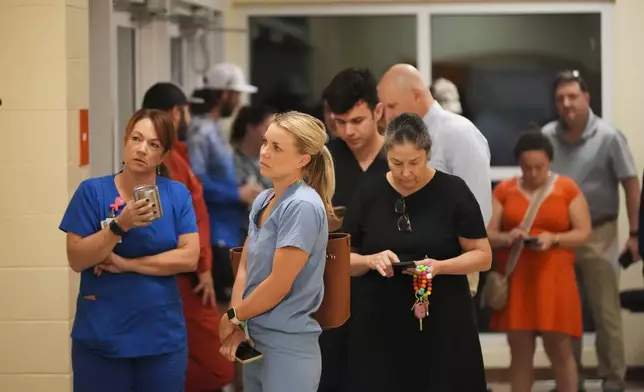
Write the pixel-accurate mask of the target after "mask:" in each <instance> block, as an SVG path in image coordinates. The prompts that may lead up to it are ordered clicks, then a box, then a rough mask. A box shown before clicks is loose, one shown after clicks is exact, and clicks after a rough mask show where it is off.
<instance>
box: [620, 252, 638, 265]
mask: <svg viewBox="0 0 644 392" xmlns="http://www.w3.org/2000/svg"><path fill="white" fill-rule="evenodd" d="M618 261H619V264H620V265H621V266H622V268H623V269H626V268H628V267H630V266H631V264H633V263H634V262H635V260H634V259H633V254H632V253H631V252H630V251H629V250H628V249H627V250H625V251H624V253H622V254H621V255H620V256H619V259H618Z"/></svg>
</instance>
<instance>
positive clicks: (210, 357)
mask: <svg viewBox="0 0 644 392" xmlns="http://www.w3.org/2000/svg"><path fill="white" fill-rule="evenodd" d="M143 108H146V109H157V110H163V111H165V112H167V113H168V114H170V116H171V117H172V120H173V122H174V125H175V127H176V129H177V139H178V140H177V142H176V144H175V145H174V147H173V148H172V150H171V151H170V152H169V153H168V156H167V157H166V159H165V160H164V161H163V164H164V165H165V167H166V168H167V169H168V171H169V177H170V178H171V179H172V180H174V181H178V182H181V183H183V184H184V185H185V186H186V187H187V188H188V189H189V190H190V192H191V194H192V203H193V206H194V210H195V214H196V216H197V226H198V229H199V241H200V244H201V252H200V254H199V264H198V266H197V271H196V272H193V273H188V274H182V275H180V276H178V279H177V281H178V284H179V291H180V293H181V298H182V299H183V313H184V317H185V320H186V329H187V331H188V355H189V361H188V370H187V372H186V392H205V391H208V392H211V391H219V390H220V389H221V388H223V387H224V386H226V385H228V384H229V383H230V382H231V381H232V379H233V375H234V368H233V364H232V363H231V362H229V361H227V360H226V359H225V358H224V357H223V356H221V354H219V347H220V345H221V342H220V341H219V321H220V319H221V315H220V314H219V310H218V309H217V306H216V302H215V294H214V293H215V291H214V287H213V278H212V273H211V268H212V250H211V247H210V220H209V217H208V209H207V208H206V203H205V201H204V198H203V189H202V186H201V183H200V182H199V180H198V179H197V177H196V176H195V175H194V173H193V172H192V169H191V168H190V163H189V160H188V150H187V148H186V146H185V140H186V137H187V132H188V127H189V125H190V111H189V101H188V98H187V97H186V95H185V93H184V92H183V91H182V90H181V89H180V88H179V87H178V86H176V85H174V84H172V83H157V84H155V85H154V86H152V87H150V89H149V90H148V91H147V92H146V93H145V96H144V97H143Z"/></svg>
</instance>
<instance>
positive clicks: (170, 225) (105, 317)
mask: <svg viewBox="0 0 644 392" xmlns="http://www.w3.org/2000/svg"><path fill="white" fill-rule="evenodd" d="M157 186H158V187H159V195H160V198H161V205H162V207H163V216H162V217H161V219H157V220H156V221H154V222H153V223H152V224H151V225H149V226H147V227H142V228H135V229H132V230H130V231H129V232H128V233H127V234H126V235H125V236H124V237H123V239H122V243H119V244H117V245H116V247H115V248H114V253H116V254H118V255H120V256H122V257H126V258H138V257H142V256H151V255H156V254H159V253H163V252H166V251H169V250H172V249H176V248H177V245H178V237H179V236H181V235H183V234H188V233H196V232H197V223H196V219H195V213H194V210H193V207H192V198H191V196H190V191H188V189H187V188H186V187H185V186H184V185H183V184H181V183H178V182H175V181H171V180H169V179H167V178H163V177H157ZM118 196H119V194H118V191H117V189H116V185H115V184H114V175H110V176H105V177H100V178H92V179H88V180H85V181H83V182H82V183H81V184H80V186H79V187H78V189H77V190H76V192H75V193H74V196H73V197H72V200H71V201H70V202H69V206H68V207H67V211H66V212H65V215H64V216H63V220H62V222H61V224H60V230H62V231H64V232H67V233H74V234H77V235H79V236H81V237H87V236H90V235H92V234H94V233H96V232H98V231H100V230H101V221H103V220H104V219H105V218H107V217H108V216H109V215H110V204H113V203H114V200H115V199H116V197H118ZM122 210H123V207H121V208H120V209H119V213H120V211H122ZM117 215H118V213H117ZM72 339H74V340H75V341H77V342H79V343H81V344H83V345H84V346H86V347H88V348H90V349H92V350H93V351H95V352H97V353H98V354H100V355H103V356H105V357H112V358H131V357H139V356H146V355H158V354H165V353H170V352H174V351H178V350H182V349H185V347H186V345H187V342H186V327H185V321H184V318H183V313H182V302H181V297H180V295H179V289H178V286H177V280H176V277H175V276H148V275H141V274H137V273H133V272H126V273H121V274H112V273H109V272H108V273H106V272H104V273H103V274H102V275H101V276H96V275H94V272H93V268H90V269H87V270H85V271H83V272H82V273H81V280H80V291H79V293H78V299H77V302H76V317H75V320H74V327H73V329H72Z"/></svg>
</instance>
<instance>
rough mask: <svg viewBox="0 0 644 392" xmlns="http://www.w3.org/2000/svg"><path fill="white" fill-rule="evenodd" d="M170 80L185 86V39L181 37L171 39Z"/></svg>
mask: <svg viewBox="0 0 644 392" xmlns="http://www.w3.org/2000/svg"><path fill="white" fill-rule="evenodd" d="M170 73H171V75H172V76H171V78H170V80H171V81H172V82H173V83H175V84H177V85H179V86H182V85H183V39H182V38H180V37H177V38H171V39H170Z"/></svg>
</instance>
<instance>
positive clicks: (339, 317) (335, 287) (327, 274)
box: [313, 233, 351, 329]
mask: <svg viewBox="0 0 644 392" xmlns="http://www.w3.org/2000/svg"><path fill="white" fill-rule="evenodd" d="M350 257H351V236H350V235H349V234H347V233H330V234H329V243H328V245H327V247H326V266H325V268H324V298H322V304H321V305H320V308H319V309H318V311H317V312H315V314H314V315H313V317H314V318H315V319H316V320H317V322H318V323H320V326H321V327H322V329H331V328H338V327H340V326H342V325H343V324H344V323H346V322H347V320H349V316H351V266H350V264H349V259H350Z"/></svg>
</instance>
